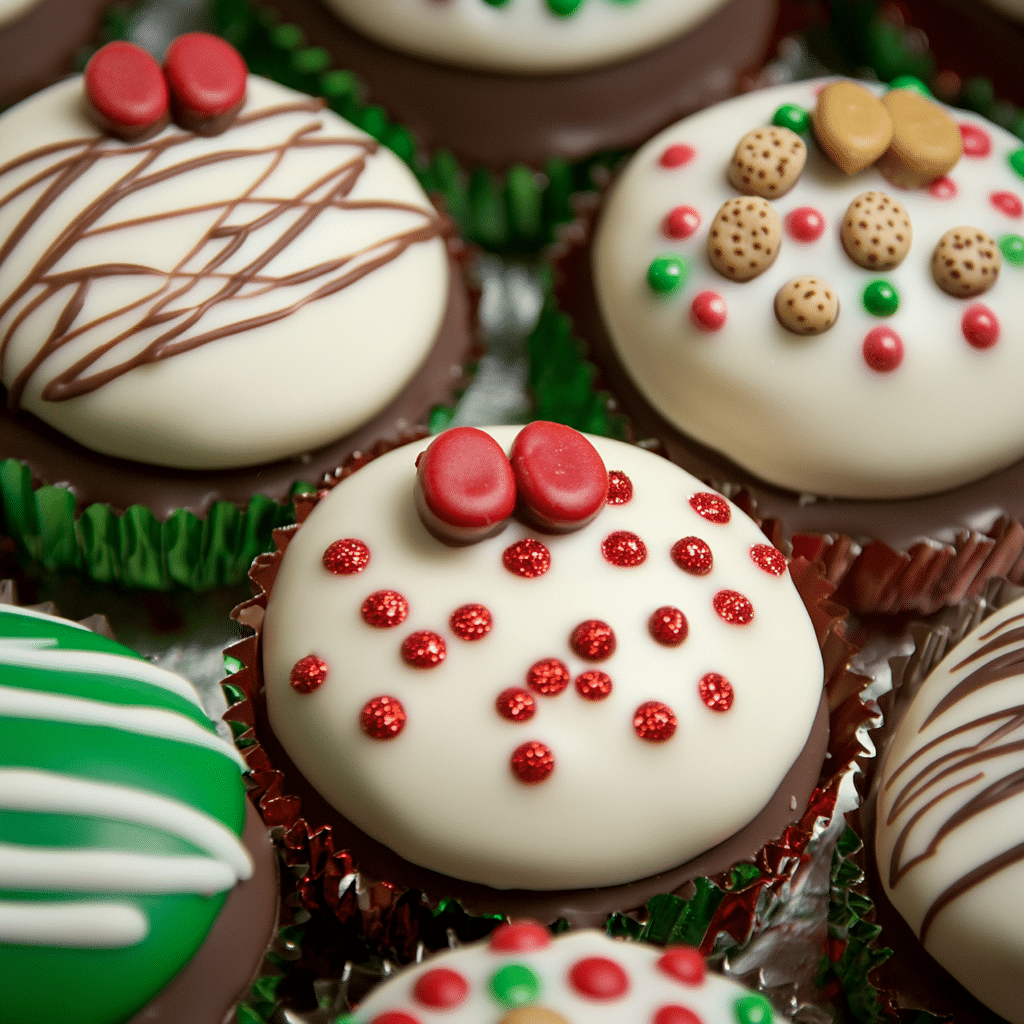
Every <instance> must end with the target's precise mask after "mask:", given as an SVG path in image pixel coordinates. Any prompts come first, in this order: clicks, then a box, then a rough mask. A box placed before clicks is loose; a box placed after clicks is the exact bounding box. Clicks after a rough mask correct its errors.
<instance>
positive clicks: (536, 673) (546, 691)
mask: <svg viewBox="0 0 1024 1024" xmlns="http://www.w3.org/2000/svg"><path fill="white" fill-rule="evenodd" d="M571 678H572V677H571V676H570V675H569V669H568V667H567V666H566V665H565V663H564V662H561V661H559V660H558V659H557V658H544V659H543V660H542V661H538V662H537V663H536V664H534V665H531V666H530V669H529V671H528V672H527V673H526V685H527V686H528V687H529V688H530V689H531V690H533V691H534V692H535V693H539V694H542V695H543V696H545V697H556V696H558V694H560V693H561V692H562V691H563V690H564V689H565V688H566V687H567V686H568V685H569V680H570V679H571Z"/></svg>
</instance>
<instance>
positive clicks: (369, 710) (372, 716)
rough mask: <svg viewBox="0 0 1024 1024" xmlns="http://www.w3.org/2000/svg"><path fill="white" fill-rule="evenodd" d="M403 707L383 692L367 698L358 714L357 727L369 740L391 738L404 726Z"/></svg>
mask: <svg viewBox="0 0 1024 1024" xmlns="http://www.w3.org/2000/svg"><path fill="white" fill-rule="evenodd" d="M405 720H406V714H405V708H403V707H402V703H401V701H399V700H396V699H395V698H394V697H389V696H387V694H384V695H383V696H381V697H374V698H373V700H368V701H367V702H366V704H365V705H364V706H363V710H362V712H361V713H360V715H359V727H360V728H361V729H362V730H363V732H364V733H366V735H367V736H369V737H370V739H371V740H393V739H394V738H395V737H396V736H397V735H398V734H399V733H400V732H401V731H402V730H403V729H404V728H405Z"/></svg>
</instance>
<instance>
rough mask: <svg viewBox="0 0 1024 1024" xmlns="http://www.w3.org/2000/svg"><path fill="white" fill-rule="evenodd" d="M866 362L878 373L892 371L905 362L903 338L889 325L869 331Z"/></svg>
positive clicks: (865, 349) (865, 343)
mask: <svg viewBox="0 0 1024 1024" xmlns="http://www.w3.org/2000/svg"><path fill="white" fill-rule="evenodd" d="M864 362H866V363H867V364H868V366H870V367H871V369H872V370H874V371H875V372H876V373H891V372H892V371H893V370H895V369H896V367H898V366H899V365H900V363H902V362H903V339H902V338H901V337H900V336H899V335H898V334H897V333H896V332H895V331H894V330H892V329H891V328H889V327H876V328H874V330H871V331H868V334H867V337H866V338H865V339H864Z"/></svg>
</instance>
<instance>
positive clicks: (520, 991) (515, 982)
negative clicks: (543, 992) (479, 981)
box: [491, 964, 540, 1006]
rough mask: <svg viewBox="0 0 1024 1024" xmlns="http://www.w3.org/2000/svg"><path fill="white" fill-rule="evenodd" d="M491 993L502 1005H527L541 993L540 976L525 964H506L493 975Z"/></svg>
mask: <svg viewBox="0 0 1024 1024" xmlns="http://www.w3.org/2000/svg"><path fill="white" fill-rule="evenodd" d="M491 994H492V995H493V996H494V998H495V999H497V1001H498V1002H499V1003H501V1005H502V1006H527V1005H529V1004H530V1003H532V1002H534V1001H535V1000H536V999H537V997H538V996H539V995H540V978H538V977H537V975H536V974H534V973H533V971H531V970H530V968H529V967H525V966H524V965H523V964H506V965H505V966H504V967H502V968H501V969H500V970H497V971H495V972H494V974H493V975H492V976H491Z"/></svg>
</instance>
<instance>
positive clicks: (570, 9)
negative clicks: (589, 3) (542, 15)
mask: <svg viewBox="0 0 1024 1024" xmlns="http://www.w3.org/2000/svg"><path fill="white" fill-rule="evenodd" d="M582 4H583V0H548V7H550V8H551V13H552V14H557V15H558V16H559V17H560V18H569V17H571V16H572V15H574V14H575V13H576V12H577V11H578V10H579V8H580V7H581V6H582Z"/></svg>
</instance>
